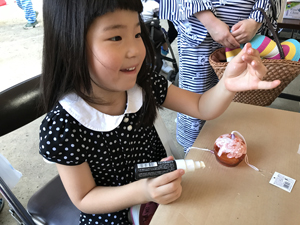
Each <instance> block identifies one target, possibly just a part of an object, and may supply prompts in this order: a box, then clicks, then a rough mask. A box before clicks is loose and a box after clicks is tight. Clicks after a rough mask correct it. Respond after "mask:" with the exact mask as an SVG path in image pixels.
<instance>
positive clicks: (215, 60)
mask: <svg viewBox="0 0 300 225" xmlns="http://www.w3.org/2000/svg"><path fill="white" fill-rule="evenodd" d="M224 59H226V57H225V49H224V48H220V49H217V50H216V51H214V52H213V53H212V54H211V55H210V56H209V63H210V65H211V66H212V68H213V69H214V71H215V73H216V74H217V76H218V77H219V79H220V78H221V77H222V76H223V73H224V71H225V68H226V66H227V65H228V62H222V60H224ZM262 62H263V64H264V65H265V66H266V68H267V69H268V72H267V74H266V75H265V76H264V78H263V80H265V81H273V80H280V81H281V84H280V85H279V86H278V87H276V88H274V89H271V90H251V91H244V92H238V93H236V95H235V96H234V99H233V101H235V102H241V103H246V104H251V105H259V106H268V105H270V104H272V102H273V101H274V100H275V99H276V98H277V97H278V96H279V94H280V93H281V92H282V91H283V89H284V88H285V87H286V86H288V84H289V83H290V82H291V81H292V80H294V79H295V78H296V77H297V76H298V74H299V73H300V62H295V61H289V60H285V59H279V60H277V59H263V60H262Z"/></svg>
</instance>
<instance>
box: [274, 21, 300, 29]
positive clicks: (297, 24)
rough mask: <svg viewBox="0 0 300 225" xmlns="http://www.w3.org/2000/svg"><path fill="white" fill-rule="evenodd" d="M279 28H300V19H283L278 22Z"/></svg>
mask: <svg viewBox="0 0 300 225" xmlns="http://www.w3.org/2000/svg"><path fill="white" fill-rule="evenodd" d="M278 28H287V29H293V30H300V20H297V19H282V21H281V22H278Z"/></svg>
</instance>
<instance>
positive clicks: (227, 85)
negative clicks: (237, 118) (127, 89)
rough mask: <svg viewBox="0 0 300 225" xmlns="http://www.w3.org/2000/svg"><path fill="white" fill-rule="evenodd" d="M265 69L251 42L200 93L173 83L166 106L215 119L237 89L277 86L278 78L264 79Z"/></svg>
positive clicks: (203, 117)
mask: <svg viewBox="0 0 300 225" xmlns="http://www.w3.org/2000/svg"><path fill="white" fill-rule="evenodd" d="M266 72H267V69H266V67H265V66H264V65H263V63H262V62H261V59H260V57H259V52H258V51H257V50H255V49H252V48H251V44H249V43H248V44H246V45H245V47H244V48H243V50H242V51H241V52H240V53H239V54H238V55H237V56H236V57H234V59H233V60H231V61H230V63H229V64H228V66H227V68H226V70H225V72H224V75H223V77H222V78H221V80H220V81H219V83H218V84H217V85H216V86H215V87H213V88H211V89H210V90H208V91H207V92H205V93H204V94H203V95H200V94H196V93H192V92H189V91H186V90H183V89H180V88H178V87H175V86H173V85H171V86H170V87H169V89H168V93H167V96H166V100H165V102H164V104H163V106H164V107H166V108H169V109H172V110H174V111H177V112H181V113H184V114H187V115H189V116H192V117H196V118H199V119H203V120H209V119H214V118H216V117H218V116H219V115H221V114H222V113H223V112H224V111H225V110H226V108H227V107H228V106H229V104H230V102H231V101H232V99H233V97H234V95H235V93H236V92H237V91H246V90H254V89H272V88H275V87H277V86H278V85H279V84H280V81H279V80H276V81H273V82H267V81H261V79H262V78H263V76H264V75H265V74H266Z"/></svg>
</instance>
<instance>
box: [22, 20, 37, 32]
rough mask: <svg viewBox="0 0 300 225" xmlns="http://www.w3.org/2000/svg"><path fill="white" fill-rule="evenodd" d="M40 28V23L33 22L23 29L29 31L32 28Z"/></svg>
mask: <svg viewBox="0 0 300 225" xmlns="http://www.w3.org/2000/svg"><path fill="white" fill-rule="evenodd" d="M38 26H39V23H38V21H37V20H35V22H33V23H27V24H26V25H25V26H24V27H23V28H24V29H25V30H29V29H32V28H36V27H38Z"/></svg>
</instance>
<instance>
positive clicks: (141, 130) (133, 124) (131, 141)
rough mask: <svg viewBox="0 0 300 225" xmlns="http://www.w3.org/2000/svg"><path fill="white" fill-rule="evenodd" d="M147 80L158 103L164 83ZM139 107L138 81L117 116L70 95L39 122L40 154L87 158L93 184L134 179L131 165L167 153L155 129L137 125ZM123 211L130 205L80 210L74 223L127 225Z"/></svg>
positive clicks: (77, 160) (69, 161)
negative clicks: (104, 211) (115, 209)
mask: <svg viewBox="0 0 300 225" xmlns="http://www.w3.org/2000/svg"><path fill="white" fill-rule="evenodd" d="M152 81H153V82H152V83H153V85H152V89H153V93H154V95H155V99H156V101H158V103H159V104H162V103H163V102H164V100H165V97H166V94H167V89H168V81H167V80H166V79H165V78H164V77H162V76H160V75H155V76H154V78H153V79H152ZM142 105H143V92H142V89H141V88H140V87H139V86H138V85H135V86H134V87H133V88H132V89H130V90H128V91H127V107H126V110H125V112H124V114H123V115H120V116H110V115H107V114H104V113H101V112H99V111H97V110H96V109H94V108H92V107H91V106H89V105H88V104H87V103H86V102H85V101H84V100H83V99H81V98H80V97H79V96H77V95H75V94H74V93H70V94H68V95H66V96H65V97H64V98H63V99H61V100H60V101H59V103H58V104H57V105H56V107H55V108H54V109H53V110H52V111H50V112H49V113H48V114H47V116H46V117H45V119H44V120H43V121H42V124H41V126H40V154H41V155H42V156H43V157H44V158H45V159H47V160H49V161H52V162H56V163H59V164H64V165H79V164H81V163H83V162H88V164H89V166H90V169H91V171H92V175H93V177H94V180H95V182H96V184H97V185H98V186H120V185H125V184H128V183H130V182H133V181H135V179H134V166H135V164H137V163H141V162H150V161H159V160H161V159H162V158H163V157H166V151H165V149H164V147H163V145H162V143H161V140H160V138H159V136H158V134H157V132H156V130H155V127H154V126H151V127H144V126H140V124H139V113H140V109H141V107H142ZM132 197H134V196H132ZM99 201H101V199H99ZM128 212H129V208H127V209H124V210H121V211H118V212H111V213H108V214H85V213H81V216H80V221H79V224H82V225H83V224H87V225H88V224H110V225H117V224H131V223H130V222H129V221H128Z"/></svg>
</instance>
